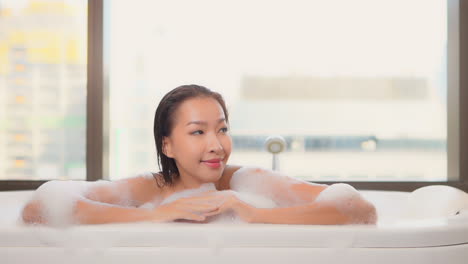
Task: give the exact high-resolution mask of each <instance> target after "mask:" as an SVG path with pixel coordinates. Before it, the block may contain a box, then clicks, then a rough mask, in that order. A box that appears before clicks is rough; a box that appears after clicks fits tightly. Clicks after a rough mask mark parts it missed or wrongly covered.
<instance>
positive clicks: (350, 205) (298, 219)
mask: <svg viewBox="0 0 468 264" xmlns="http://www.w3.org/2000/svg"><path fill="white" fill-rule="evenodd" d="M227 178H229V181H230V186H229V187H230V188H231V189H233V190H236V191H241V192H242V191H247V192H253V193H257V194H260V195H264V196H267V197H269V198H271V199H272V200H274V201H275V202H276V203H277V204H278V206H279V208H255V207H252V206H250V205H249V204H246V203H244V202H243V201H241V200H239V199H237V198H236V197H232V198H231V199H230V200H228V201H227V202H226V203H225V204H224V205H223V206H222V208H220V210H219V211H218V212H222V211H225V210H227V208H231V209H234V210H235V211H236V212H237V213H238V215H240V217H241V218H243V219H244V220H245V221H247V222H252V223H274V224H375V223H376V221H377V214H376V209H375V207H374V205H372V203H370V202H368V201H367V200H365V199H364V198H363V197H362V196H361V195H360V194H359V192H358V191H357V190H355V189H354V188H353V187H352V186H350V185H348V184H342V183H339V184H333V185H330V186H329V185H326V184H314V183H309V182H306V181H302V180H299V179H295V178H292V177H289V176H286V175H284V174H281V173H279V172H276V171H271V170H266V169H260V168H241V167H239V166H235V167H231V171H230V173H229V174H228V177H227Z"/></svg>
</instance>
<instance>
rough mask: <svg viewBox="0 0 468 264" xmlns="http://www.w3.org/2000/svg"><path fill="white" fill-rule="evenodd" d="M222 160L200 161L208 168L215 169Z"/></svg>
mask: <svg viewBox="0 0 468 264" xmlns="http://www.w3.org/2000/svg"><path fill="white" fill-rule="evenodd" d="M222 160H223V159H210V160H202V161H201V162H202V163H203V164H205V165H206V166H208V167H211V168H215V169H217V168H220V167H221V162H222Z"/></svg>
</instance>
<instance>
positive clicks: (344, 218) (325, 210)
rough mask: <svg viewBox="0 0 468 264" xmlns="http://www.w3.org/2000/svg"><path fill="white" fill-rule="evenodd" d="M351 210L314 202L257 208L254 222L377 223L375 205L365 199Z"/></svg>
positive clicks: (312, 223) (313, 223)
mask: <svg viewBox="0 0 468 264" xmlns="http://www.w3.org/2000/svg"><path fill="white" fill-rule="evenodd" d="M350 206H352V207H353V208H352V209H351V210H350V211H349V212H343V211H342V210H339V209H338V208H337V207H336V206H334V205H332V204H322V203H320V202H313V203H311V204H306V205H300V206H293V207H284V208H272V209H268V208H256V209H254V210H255V211H256V212H255V213H254V214H253V215H254V217H253V218H252V223H270V224H303V225H343V224H375V223H376V221H377V214H376V210H375V207H374V206H373V205H372V204H371V203H368V202H367V201H365V200H358V201H356V202H355V203H354V204H352V205H350Z"/></svg>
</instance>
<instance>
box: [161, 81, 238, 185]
mask: <svg viewBox="0 0 468 264" xmlns="http://www.w3.org/2000/svg"><path fill="white" fill-rule="evenodd" d="M196 97H208V98H213V99H215V100H216V101H217V102H218V103H219V104H220V105H221V107H222V108H223V111H224V117H225V118H226V123H229V119H228V111H227V109H226V104H225V102H224V99H223V97H222V96H221V94H219V93H217V92H214V91H211V90H210V89H208V88H206V87H203V86H200V85H196V84H190V85H182V86H179V87H177V88H175V89H173V90H172V91H170V92H168V93H167V94H166V95H165V96H164V97H163V98H162V99H161V101H160V102H159V105H158V108H157V109H156V114H155V115H154V126H153V132H154V141H155V143H156V154H157V160H158V167H159V169H160V170H161V171H160V172H159V176H160V177H162V179H161V178H159V179H158V177H157V176H155V179H156V182H157V184H158V186H159V187H162V186H164V185H166V184H169V185H172V184H173V183H174V182H175V180H177V179H178V178H179V177H180V174H179V169H178V168H177V165H176V163H175V160H174V159H173V158H169V157H168V156H166V155H165V154H164V153H163V139H164V137H168V136H170V135H171V132H172V129H173V128H174V119H175V116H174V115H175V112H176V110H177V109H178V108H179V106H180V105H181V104H182V103H183V102H184V101H186V100H188V99H192V98H196ZM161 181H162V182H161Z"/></svg>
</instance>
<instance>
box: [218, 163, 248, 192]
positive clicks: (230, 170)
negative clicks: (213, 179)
mask: <svg viewBox="0 0 468 264" xmlns="http://www.w3.org/2000/svg"><path fill="white" fill-rule="evenodd" d="M241 168H242V166H238V165H226V168H224V171H223V174H222V175H221V179H219V181H218V182H217V184H216V189H218V190H220V191H222V190H230V189H231V186H230V184H229V183H230V182H231V178H232V175H233V174H234V172H236V171H237V170H239V169H241Z"/></svg>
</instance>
